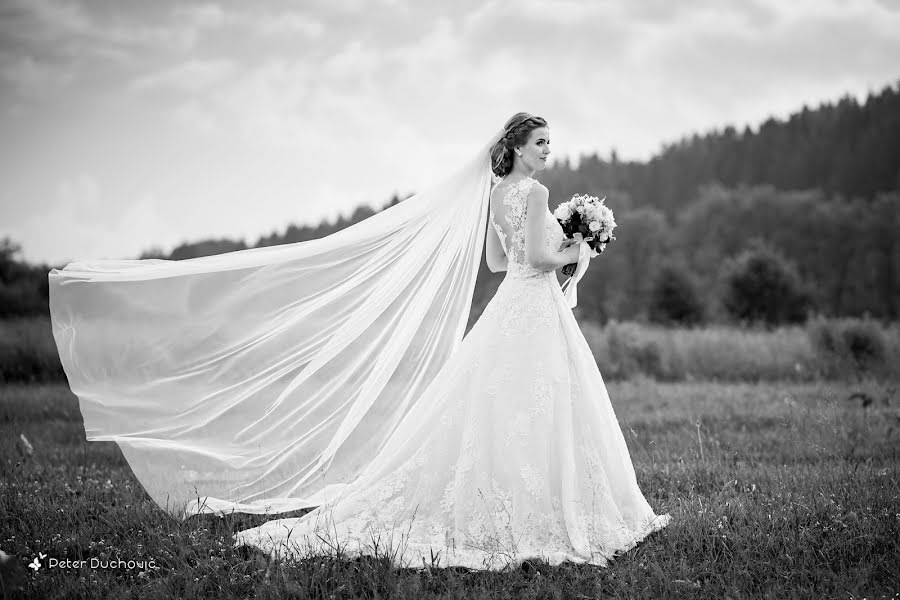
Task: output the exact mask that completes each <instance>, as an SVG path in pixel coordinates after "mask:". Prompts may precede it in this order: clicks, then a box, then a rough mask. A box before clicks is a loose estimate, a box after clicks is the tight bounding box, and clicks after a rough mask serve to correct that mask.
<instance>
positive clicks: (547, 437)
mask: <svg viewBox="0 0 900 600" xmlns="http://www.w3.org/2000/svg"><path fill="white" fill-rule="evenodd" d="M502 135H504V132H503V131H500V132H497V133H496V134H495V135H494V136H492V138H491V139H490V140H488V142H487V144H485V145H483V146H482V147H480V148H479V149H478V151H477V152H476V153H475V154H474V156H473V157H472V158H471V159H470V160H467V161H465V162H463V163H462V164H461V166H460V167H459V168H458V169H455V170H450V171H448V175H447V177H446V178H444V179H442V180H440V181H437V182H436V183H435V184H434V185H433V186H431V187H429V188H428V189H424V190H422V191H421V192H419V193H417V194H416V195H414V196H412V197H410V198H408V199H407V200H404V201H403V202H400V203H399V204H396V205H394V206H391V207H390V208H388V209H386V210H383V211H381V212H379V213H377V214H375V215H373V216H371V217H369V218H367V219H365V220H363V221H361V222H359V223H356V224H354V225H352V226H350V227H348V228H346V229H343V230H341V231H339V232H337V233H335V234H332V235H329V236H326V237H324V238H321V239H316V240H311V241H307V242H299V243H294V244H284V245H280V246H273V247H261V248H252V249H248V250H242V251H237V252H230V253H226V254H221V255H216V256H206V257H201V258H196V259H189V260H183V261H170V260H158V259H148V260H86V261H76V262H73V263H71V264H68V265H66V266H65V268H63V269H53V270H51V271H50V273H49V275H48V283H49V296H50V316H51V323H52V326H53V335H54V339H55V341H56V346H57V349H58V351H59V356H60V361H61V363H62V366H63V368H64V370H65V373H66V376H67V378H68V382H69V385H70V387H71V389H72V392H73V393H74V394H75V395H76V396H77V397H78V400H79V407H80V409H81V414H82V417H83V419H84V428H85V435H86V438H87V440H89V441H114V442H116V443H117V444H118V446H119V447H120V448H121V450H122V453H123V456H124V457H125V459H126V460H127V462H128V464H129V466H130V467H131V469H132V471H133V473H134V475H135V477H136V478H137V479H138V481H139V482H140V483H141V485H142V486H143V487H144V489H145V490H146V491H147V493H148V495H149V496H150V498H152V499H153V500H154V501H155V502H156V503H157V504H158V505H159V506H160V507H161V508H162V509H164V510H165V511H167V512H168V513H169V514H171V515H172V516H173V517H176V518H187V517H189V516H191V515H193V514H197V513H213V514H226V513H230V512H235V511H236V512H246V513H265V514H272V513H283V512H288V511H293V510H298V509H302V508H308V507H317V508H315V510H313V511H312V512H311V513H308V514H307V515H304V516H303V517H301V518H300V519H299V520H285V519H281V520H275V521H270V522H269V523H266V524H265V525H263V526H262V527H260V528H257V529H253V530H247V531H244V532H240V533H239V534H238V535H237V537H236V543H247V544H256V545H258V546H260V547H262V548H266V549H270V550H272V551H278V548H280V547H281V544H280V542H287V543H289V544H293V543H294V542H297V541H300V540H301V539H302V538H303V536H302V535H301V534H302V533H303V532H307V533H308V532H311V531H312V530H313V525H314V521H317V520H321V519H320V517H323V516H325V515H326V514H327V512H328V511H327V508H328V507H330V506H329V505H331V506H333V508H334V509H335V510H334V512H333V516H335V517H337V518H336V519H335V524H336V525H338V526H340V528H341V529H342V531H343V533H346V534H348V535H350V536H352V535H353V534H356V533H360V532H362V531H363V528H364V527H366V526H372V527H374V526H376V525H377V524H379V522H381V523H396V524H397V525H398V528H399V527H400V526H401V525H406V526H407V527H409V526H412V529H411V530H409V533H410V537H409V541H410V544H411V545H410V548H411V550H412V552H411V554H410V558H411V562H415V563H419V562H421V561H419V560H417V559H418V558H422V556H425V555H426V550H425V548H426V546H428V548H429V551H428V554H427V556H429V561H428V562H429V564H430V550H431V549H434V550H435V552H438V551H440V550H441V548H446V549H447V552H445V553H442V555H441V556H442V564H444V565H447V564H460V565H467V566H472V567H474V568H480V567H484V566H486V567H488V568H496V567H497V566H498V565H500V563H502V562H503V560H502V559H503V558H504V557H507V558H511V559H512V560H517V559H519V558H521V557H523V556H527V555H529V554H534V555H540V554H544V555H546V556H547V557H548V558H549V559H550V560H551V561H552V562H558V561H560V560H562V559H563V558H570V559H571V560H576V561H579V560H580V561H584V560H589V561H591V562H595V563H596V564H603V562H604V561H605V560H606V558H608V557H609V556H611V555H612V554H613V553H614V552H616V551H621V550H624V549H625V548H628V547H629V546H631V545H633V544H635V543H636V542H637V541H639V540H640V539H641V538H642V537H643V536H644V535H646V534H647V533H649V532H650V531H652V530H654V529H656V528H658V527H660V526H662V525H664V524H665V522H666V521H667V517H666V516H662V517H656V516H655V515H654V514H653V511H652V510H651V509H650V507H649V506H648V505H647V502H646V501H645V500H644V498H643V496H642V495H641V492H640V490H639V489H638V487H637V484H636V481H635V475H634V471H633V468H632V465H631V462H630V458H629V456H628V452H627V449H626V446H625V443H624V440H623V437H622V434H621V431H620V430H619V428H618V424H617V422H616V419H615V415H614V413H613V411H612V407H611V405H610V403H609V398H608V396H607V393H606V389H605V387H604V385H603V381H602V379H601V377H600V374H599V372H598V370H597V366H596V364H595V363H594V359H593V357H592V355H591V352H590V349H589V348H588V346H587V344H586V342H585V340H584V338H583V336H582V334H581V332H580V331H579V329H578V325H577V323H576V322H575V319H574V318H573V316H572V313H571V310H570V309H569V307H568V306H567V305H566V303H565V301H564V298H563V295H562V293H561V289H560V287H559V284H558V283H557V281H556V280H555V276H554V274H553V273H552V272H541V271H537V270H535V269H533V268H531V267H530V266H529V265H528V264H527V263H526V262H525V261H524V258H523V255H522V248H523V240H524V237H523V236H524V227H523V222H524V219H525V218H526V216H525V214H524V204H523V203H522V198H523V197H524V194H525V192H526V191H527V190H526V186H528V185H529V184H530V183H531V180H523V182H521V183H520V184H519V187H515V188H510V190H509V192H510V193H509V195H508V197H507V202H508V205H509V209H508V210H507V209H501V206H500V205H499V204H497V205H496V208H497V209H498V211H501V210H502V213H503V214H498V215H494V216H497V217H499V219H492V220H491V221H492V222H493V223H495V226H496V225H500V226H501V229H502V228H505V230H506V232H508V239H507V240H505V241H504V243H505V244H506V247H507V251H508V252H507V253H508V256H509V270H508V273H507V275H506V278H505V279H504V281H503V283H502V284H501V286H500V289H499V290H498V292H497V294H496V296H495V297H494V298H493V299H492V301H491V303H490V304H489V306H488V307H487V308H486V309H485V311H484V314H483V315H482V316H481V318H480V319H479V320H478V322H477V323H476V324H475V326H474V327H473V328H472V330H471V331H470V332H469V334H468V335H467V336H465V338H464V337H463V334H464V332H465V326H466V323H467V321H468V316H469V310H470V306H471V302H472V296H473V292H474V287H475V280H476V276H477V273H478V269H479V265H480V264H481V260H482V249H483V247H484V242H485V237H484V236H485V232H486V229H487V223H488V221H489V217H490V212H491V210H490V192H491V161H490V148H491V146H493V144H494V143H495V142H496V141H497V140H498V139H500V137H501V136H502ZM504 206H506V205H504ZM544 218H546V219H547V224H546V228H547V236H546V243H547V244H548V247H553V246H556V247H558V245H559V242H560V239H561V232H560V230H559V226H558V225H557V224H556V223H555V221H554V220H553V219H552V218H551V216H550V215H549V213H548V214H547V215H544ZM498 221H499V222H498ZM498 233H499V231H498ZM567 293H568V290H567ZM336 500H340V502H339V503H338V504H337V505H334V502H335V501H336ZM410 511H413V512H415V516H416V518H415V520H412V519H407V517H408V516H409V514H410ZM416 511H417V512H416ZM288 527H292V528H294V535H289V531H290V530H289V529H288ZM316 539H318V538H316ZM360 550H361V551H365V550H366V549H365V548H360ZM417 553H418V554H419V555H417ZM397 558H398V560H399V559H402V558H403V557H401V556H398V557H397Z"/></svg>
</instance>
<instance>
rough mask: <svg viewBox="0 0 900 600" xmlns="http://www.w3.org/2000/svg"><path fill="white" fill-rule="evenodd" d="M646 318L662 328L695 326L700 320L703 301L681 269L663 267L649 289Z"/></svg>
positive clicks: (672, 266)
mask: <svg viewBox="0 0 900 600" xmlns="http://www.w3.org/2000/svg"><path fill="white" fill-rule="evenodd" d="M649 317H650V320H651V321H653V322H656V323H662V324H665V325H669V324H682V325H694V324H697V323H700V322H701V321H702V320H703V317H704V307H703V301H702V300H701V299H700V295H699V294H698V293H697V287H696V285H695V284H694V282H693V280H691V278H690V277H689V276H688V274H687V273H686V272H685V270H684V269H683V268H682V267H679V266H678V265H675V264H666V265H663V266H662V267H661V268H660V270H659V273H658V274H657V276H656V279H655V280H654V282H653V286H652V287H651V289H650V307H649Z"/></svg>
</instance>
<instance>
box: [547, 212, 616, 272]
mask: <svg viewBox="0 0 900 600" xmlns="http://www.w3.org/2000/svg"><path fill="white" fill-rule="evenodd" d="M605 200H606V196H604V197H603V198H602V199H601V198H597V197H596V196H588V195H587V194H584V195H578V194H575V195H574V196H572V199H571V200H569V201H568V202H563V203H562V204H560V205H559V206H558V207H557V208H556V210H555V211H553V216H554V217H556V220H557V221H559V224H560V225H561V226H562V229H563V232H564V233H565V234H566V237H568V238H572V239H575V240H578V241H579V242H580V241H585V242H587V243H588V246H589V247H590V249H591V258H593V257H595V256H597V255H598V254H600V253H601V252H603V251H604V250H605V249H606V244H608V243H609V242H611V241H612V240H614V239H616V238H615V236H613V229H615V227H616V220H615V218H614V217H613V212H612V210H610V208H609V207H608V206H606V205H605V204H604V201H605ZM574 272H575V263H572V264H569V265H566V266H565V267H563V275H567V276H571V275H572V274H573V273H574Z"/></svg>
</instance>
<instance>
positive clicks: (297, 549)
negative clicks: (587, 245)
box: [235, 177, 669, 569]
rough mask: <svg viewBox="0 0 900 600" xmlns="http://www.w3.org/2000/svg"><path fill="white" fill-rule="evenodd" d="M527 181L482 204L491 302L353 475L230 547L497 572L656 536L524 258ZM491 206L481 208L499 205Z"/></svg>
mask: <svg viewBox="0 0 900 600" xmlns="http://www.w3.org/2000/svg"><path fill="white" fill-rule="evenodd" d="M534 184H535V180H534V179H532V178H530V177H529V178H524V179H522V180H520V181H518V182H516V183H514V184H510V185H509V186H508V187H507V189H506V190H505V193H504V194H503V195H502V198H498V197H495V198H494V199H493V200H491V210H490V222H491V224H492V226H493V228H494V230H495V231H496V234H497V235H498V237H499V238H500V240H501V244H502V246H503V248H504V250H505V252H506V254H507V257H508V270H507V274H506V276H505V278H504V279H503V281H502V283H501V284H500V287H499V288H498V290H497V292H496V295H495V296H494V297H493V298H492V299H491V301H490V302H489V304H488V305H487V307H486V308H485V310H484V312H483V314H482V315H481V317H480V318H479V319H478V321H477V322H476V323H475V325H474V326H473V327H472V329H471V331H470V332H469V333H468V335H467V336H466V337H465V338H464V339H463V341H462V344H461V345H460V346H459V347H458V349H457V351H456V352H455V353H454V354H453V355H452V356H450V358H449V360H448V361H447V362H446V363H445V365H444V367H443V368H442V369H441V370H440V372H439V373H438V374H437V375H436V376H435V378H434V379H433V380H432V381H431V383H430V385H428V387H427V388H426V389H425V391H424V392H423V394H422V396H421V397H420V398H419V400H418V401H417V402H416V403H415V404H414V406H413V407H412V408H411V410H410V411H409V412H407V413H406V414H405V416H404V417H403V419H402V420H401V421H400V423H399V425H398V426H397V428H396V429H395V430H394V432H393V434H392V435H391V436H390V437H389V438H388V439H387V441H386V443H385V444H384V446H383V447H382V449H381V450H380V452H379V453H378V455H377V456H376V457H375V458H374V460H372V461H371V462H370V463H369V466H368V468H366V469H365V470H363V471H362V473H361V475H360V476H359V477H358V478H357V479H355V480H354V481H352V482H351V483H350V484H349V485H347V486H346V487H344V488H343V489H342V490H341V491H340V492H339V493H337V494H334V495H332V497H330V498H328V499H327V500H326V502H324V503H323V504H322V505H320V506H319V507H317V508H315V509H314V510H312V511H311V512H309V513H307V514H305V515H303V516H302V517H299V518H290V519H279V520H273V521H269V522H266V523H264V524H263V525H261V526H259V527H255V528H252V529H247V530H244V531H240V532H238V533H237V534H236V535H235V543H236V545H248V546H255V547H258V548H260V549H262V550H264V551H267V552H271V553H272V554H274V555H280V556H294V557H297V558H302V557H304V556H308V555H314V554H317V553H322V552H325V553H328V552H330V551H332V550H333V548H334V547H335V546H337V547H340V548H342V550H343V552H344V555H345V556H356V555H361V554H369V555H375V554H380V555H388V556H390V557H391V560H392V562H393V563H394V564H396V565H397V566H412V567H418V568H422V567H423V565H429V566H431V565H432V557H435V556H436V557H437V559H436V561H435V564H437V565H438V566H453V565H456V566H464V567H469V568H474V569H502V568H504V567H507V566H509V565H516V564H519V563H521V561H522V560H524V559H527V558H532V557H540V558H544V559H546V560H548V561H549V562H550V564H554V565H555V564H559V563H560V562H563V561H572V562H578V563H582V562H587V563H591V564H596V565H606V564H607V561H608V560H609V559H611V558H613V557H614V556H615V555H617V554H619V553H621V552H624V551H626V550H628V549H630V548H632V547H633V546H635V545H636V544H637V543H638V542H639V541H641V540H642V539H643V538H644V537H646V536H647V535H648V534H650V533H651V532H653V531H656V530H658V529H660V528H662V527H664V526H665V525H666V524H667V523H668V521H669V516H668V515H660V516H658V515H656V514H655V513H654V511H653V510H652V509H651V507H650V506H649V504H648V503H647V501H646V500H645V498H644V496H643V495H642V493H641V491H640V489H639V487H638V484H637V481H636V478H635V472H634V468H633V466H632V462H631V459H630V456H629V453H628V449H627V447H626V444H625V440H624V437H623V435H622V432H621V430H620V428H619V425H618V422H617V419H616V416H615V414H614V412H613V408H612V405H611V404H610V399H609V396H608V394H607V391H606V387H605V385H604V382H603V379H602V377H601V375H600V372H599V370H598V368H597V365H596V363H595V361H594V357H593V355H592V354H591V350H590V348H589V347H588V344H587V342H586V340H585V338H584V336H583V335H582V333H581V331H580V329H579V327H578V324H577V322H576V321H575V318H574V316H573V315H572V311H571V309H570V308H569V306H568V305H567V303H566V300H565V298H564V295H563V293H562V291H561V289H560V285H559V283H558V281H557V279H556V277H555V273H554V271H553V270H540V269H537V268H534V267H532V266H531V265H530V264H529V263H528V262H527V260H526V259H525V231H526V227H525V223H526V221H527V220H528V219H543V220H544V221H545V227H544V229H545V239H544V243H545V245H546V248H547V249H548V250H557V249H558V248H559V247H560V244H561V243H562V242H563V240H564V239H565V236H564V234H563V231H562V229H561V227H560V225H559V223H558V222H557V221H556V219H555V218H554V217H553V215H552V214H551V213H550V212H549V210H547V211H545V214H535V215H531V214H527V212H528V211H527V201H526V199H527V196H528V192H529V190H530V188H531V186H532V185H534ZM499 195H500V194H499V191H498V194H496V196H499Z"/></svg>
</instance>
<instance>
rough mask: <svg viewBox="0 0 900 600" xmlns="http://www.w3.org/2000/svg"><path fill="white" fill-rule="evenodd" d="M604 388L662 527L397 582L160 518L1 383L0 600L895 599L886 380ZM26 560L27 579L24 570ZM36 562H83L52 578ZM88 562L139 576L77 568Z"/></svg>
mask: <svg viewBox="0 0 900 600" xmlns="http://www.w3.org/2000/svg"><path fill="white" fill-rule="evenodd" d="M607 386H608V390H609V393H610V396H611V398H612V399H613V403H614V406H615V409H616V412H617V415H618V418H619V424H620V425H621V427H622V429H623V431H624V433H625V437H626V441H627V443H628V446H629V449H630V451H631V454H632V458H633V460H634V464H635V469H636V472H637V477H638V481H639V484H640V485H641V488H642V490H643V491H644V493H645V495H646V497H647V499H648V501H649V502H650V504H651V506H653V507H654V509H655V510H656V511H657V512H658V513H665V512H668V513H669V514H670V515H671V516H672V519H673V521H672V523H671V524H670V526H669V527H667V528H665V529H663V530H662V531H659V532H657V533H654V534H652V535H651V536H650V537H649V538H647V539H646V540H645V541H644V542H643V543H641V544H640V545H638V546H637V547H636V548H634V549H633V550H631V551H629V552H627V553H625V554H623V555H622V556H620V557H618V558H617V559H616V560H615V561H613V562H612V563H611V564H610V566H609V567H608V568H605V569H604V568H597V567H592V566H585V565H562V566H558V567H550V566H549V565H547V564H543V563H540V562H531V563H526V564H525V565H523V566H522V568H519V569H516V570H512V571H510V572H483V571H466V570H462V569H444V568H438V567H434V568H428V569H424V570H415V569H394V568H390V565H389V559H388V558H387V557H385V556H380V557H377V558H365V559H355V560H350V559H346V558H344V557H342V556H341V555H340V552H339V551H338V552H335V553H334V554H333V555H332V556H323V557H320V558H315V559H313V558H310V559H306V560H303V561H298V562H287V561H274V560H271V559H269V558H268V557H267V556H265V555H263V554H260V553H257V552H255V551H249V550H247V549H246V548H237V549H236V548H233V547H232V542H231V534H232V533H233V532H234V531H236V530H238V529H243V528H245V527H248V526H254V525H257V524H259V522H260V521H261V520H262V519H263V518H262V517H251V516H246V515H233V516H229V517H226V518H219V517H213V516H203V517H191V518H189V519H188V520H186V521H184V522H178V521H175V520H172V519H171V518H169V517H168V516H166V514H165V513H163V512H162V511H161V510H160V509H159V508H157V506H156V505H155V504H153V503H152V502H151V501H150V500H149V499H148V498H147V497H146V495H145V494H144V492H143V490H142V488H141V486H140V484H139V483H138V482H137V481H136V480H135V478H134V476H133V475H132V473H131V471H130V470H129V468H128V466H127V464H126V462H125V460H124V458H123V457H122V454H121V452H120V451H119V449H118V447H117V446H116V445H115V444H114V443H106V442H90V443H88V442H85V440H84V430H83V428H82V423H81V416H80V412H79V409H78V403H77V399H76V398H75V397H74V396H73V395H72V394H71V392H70V391H69V390H68V388H67V386H66V385H65V384H62V383H45V384H34V383H32V384H7V385H5V386H4V387H3V388H0V426H2V431H3V435H2V438H0V453H2V454H0V455H2V460H0V471H2V478H0V486H2V490H0V523H2V527H0V550H3V551H4V552H6V553H7V554H9V555H12V556H11V557H10V558H9V559H8V561H7V562H6V563H4V564H3V566H2V573H3V585H4V590H3V597H4V598H17V597H27V598H75V597H79V598H106V597H116V598H169V597H197V598H200V597H210V598H246V597H254V596H255V597H261V598H387V597H396V598H439V597H440V598H488V597H491V598H495V597H496V598H604V597H622V598H668V597H672V598H733V599H737V598H766V597H768V598H845V599H847V598H850V599H855V598H869V599H872V598H897V597H898V593H900V575H898V568H897V565H900V473H898V460H897V459H898V456H897V447H898V444H897V441H898V438H900V398H898V396H897V387H896V384H895V383H893V382H891V381H888V380H882V379H876V378H872V377H866V376H859V377H855V378H854V379H853V380H852V381H849V380H848V381H845V382H840V381H797V380H783V381H777V380H772V381H758V382H716V381H674V382H665V381H659V380H654V379H649V378H647V377H645V376H643V375H638V376H635V377H632V378H629V379H622V380H618V381H607ZM22 435H24V437H25V438H26V439H27V440H28V442H29V444H28V445H26V444H25V443H24V441H23V440H22V438H21V437H20V436H22ZM29 445H30V447H31V448H29ZM42 555H43V557H44V558H43V559H42V561H41V562H42V566H41V568H40V569H37V570H34V569H33V568H27V567H26V565H27V564H29V563H31V564H33V560H34V559H35V558H39V559H40V557H41V556H42ZM50 559H56V560H57V561H62V560H66V559H68V560H70V561H86V562H85V563H70V564H75V565H76V566H75V567H70V568H60V566H59V564H60V563H59V562H57V566H56V567H55V568H51V567H50V566H49V565H50V562H49V561H50ZM91 559H95V560H97V561H110V560H112V561H116V560H122V561H135V563H136V565H135V566H134V568H127V567H122V568H102V567H98V568H91V563H90V561H91ZM151 561H152V562H151ZM101 564H105V563H101ZM78 565H81V566H78Z"/></svg>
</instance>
